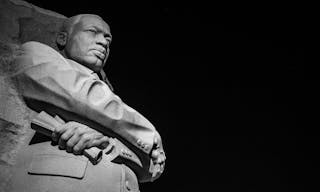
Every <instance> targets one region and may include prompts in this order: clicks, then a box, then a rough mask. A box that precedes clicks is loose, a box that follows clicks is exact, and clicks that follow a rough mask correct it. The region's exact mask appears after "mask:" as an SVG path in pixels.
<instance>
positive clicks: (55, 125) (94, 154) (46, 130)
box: [31, 111, 102, 165]
mask: <svg viewBox="0 0 320 192" xmlns="http://www.w3.org/2000/svg"><path fill="white" fill-rule="evenodd" d="M63 123H64V121H63V120H62V119H61V118H60V117H59V116H56V117H55V118H54V117H52V116H50V115H49V114H48V113H46V112H44V111H41V112H40V113H39V114H38V115H37V116H36V117H35V118H34V119H33V120H32V121H31V128H32V129H34V130H35V131H37V132H39V133H42V134H44V135H46V136H48V137H51V135H52V133H53V131H54V130H55V129H59V127H60V126H61V125H62V124H63ZM83 155H84V156H86V157H87V158H88V159H89V160H90V161H91V162H92V164H94V165H95V164H97V163H99V162H100V161H101V159H102V150H101V149H99V148H97V147H91V148H89V149H84V150H83Z"/></svg>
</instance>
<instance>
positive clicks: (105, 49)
mask: <svg viewBox="0 0 320 192" xmlns="http://www.w3.org/2000/svg"><path fill="white" fill-rule="evenodd" d="M111 40H112V37H111V32H110V28H109V25H108V24H107V23H105V22H104V21H103V20H102V19H101V18H100V17H98V16H95V15H89V16H83V17H81V19H80V21H79V22H77V23H76V24H75V25H74V26H73V30H72V32H71V34H69V36H68V40H67V44H66V47H65V53H66V55H67V57H68V58H70V59H73V60H74V61H76V62H78V63H80V64H82V65H84V66H86V67H88V68H90V69H91V70H93V71H95V72H99V71H100V70H101V69H102V68H103V66H104V65H105V63H106V61H107V58H108V55H109V46H110V43H111Z"/></svg>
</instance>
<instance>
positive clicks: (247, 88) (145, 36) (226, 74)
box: [29, 0, 312, 191]
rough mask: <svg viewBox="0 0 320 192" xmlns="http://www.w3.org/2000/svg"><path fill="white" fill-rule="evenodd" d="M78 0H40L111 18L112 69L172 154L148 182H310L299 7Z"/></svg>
mask: <svg viewBox="0 0 320 192" xmlns="http://www.w3.org/2000/svg"><path fill="white" fill-rule="evenodd" d="M29 2H33V1H29ZM65 2H66V1H65ZM68 2H69V1H68ZM76 2H77V3H76V4H75V5H74V6H73V7H71V6H66V5H63V4H59V3H57V1H52V2H50V3H49V2H47V1H46V2H43V3H34V4H35V5H38V6H40V7H42V8H45V9H50V10H53V11H56V12H58V13H61V14H63V15H66V16H72V15H75V14H79V13H94V14H98V15H100V16H102V17H103V18H104V19H105V20H106V21H107V22H108V23H109V24H110V25H111V31H112V34H113V38H114V39H113V42H112V45H111V53H110V54H111V56H110V58H109V61H108V64H107V67H106V72H107V75H108V76H109V79H110V80H111V82H112V84H113V86H114V87H115V92H116V94H118V95H119V96H120V97H121V98H122V99H123V101H125V102H126V103H127V104H128V105H130V106H132V107H133V108H135V109H137V110H138V111H140V112H141V113H142V114H144V115H145V116H146V117H147V118H148V119H150V121H151V122H153V124H154V125H155V126H156V127H157V129H158V130H159V132H160V134H161V135H162V137H163V141H164V147H165V150H166V154H167V158H168V160H167V164H166V165H167V166H166V170H165V173H164V174H163V175H162V177H161V178H160V179H159V180H157V181H156V182H154V183H147V184H143V185H141V191H193V190H197V191H202V190H204V189H210V191H215V190H217V191H233V190H237V191H304V188H305V185H306V182H307V179H306V177H305V176H306V175H308V173H309V172H308V169H310V168H311V166H312V162H311V161H309V160H306V153H307V152H308V151H307V150H306V149H307V148H308V139H307V137H306V135H307V133H306V130H305V123H304V121H305V120H306V113H305V109H306V101H305V99H306V98H307V97H306V95H305V89H306V87H305V86H306V82H305V77H304V67H305V66H304V63H305V51H306V38H305V36H306V34H307V28H308V27H307V23H306V22H305V17H303V13H302V12H301V9H299V8H295V9H290V8H288V10H290V11H285V10H284V9H280V8H279V9H265V10H262V9H260V8H261V6H260V8H259V9H256V10H255V11H250V12H248V11H246V10H243V9H234V10H233V9H232V10H230V9H227V8H226V9H222V10H221V9H219V7H217V8H216V7H215V8H213V9H212V10H210V11H206V9H204V8H205V6H203V7H200V6H197V7H196V6H195V5H194V4H187V3H185V4H180V5H176V4H173V3H171V4H170V3H158V4H157V3H153V4H152V3H149V4H142V3H141V4H134V3H129V4H125V3H123V4H122V5H119V4H117V5H115V4H114V5H113V4H106V5H105V6H104V5H102V4H100V3H98V2H101V1H95V0H91V1H86V2H85V3H80V2H78V1H76ZM217 10H218V11H219V12H215V11H217ZM235 10H236V11H235ZM210 12H214V14H212V15H211V14H210V15H211V17H209V14H208V13H210Z"/></svg>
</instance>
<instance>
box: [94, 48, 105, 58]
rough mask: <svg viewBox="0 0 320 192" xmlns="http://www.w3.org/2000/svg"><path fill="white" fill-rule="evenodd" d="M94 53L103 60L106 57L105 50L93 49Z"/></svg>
mask: <svg viewBox="0 0 320 192" xmlns="http://www.w3.org/2000/svg"><path fill="white" fill-rule="evenodd" d="M93 51H94V54H95V55H96V56H97V57H98V58H99V59H101V60H104V59H105V58H106V54H105V51H102V50H98V49H93Z"/></svg>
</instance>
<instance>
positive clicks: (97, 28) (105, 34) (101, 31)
mask: <svg viewBox="0 0 320 192" xmlns="http://www.w3.org/2000/svg"><path fill="white" fill-rule="evenodd" d="M90 27H93V28H95V30H97V31H98V32H99V33H103V36H104V37H105V38H110V39H112V35H111V33H107V32H105V31H104V30H103V29H102V28H100V27H98V26H94V25H92V26H88V28H90Z"/></svg>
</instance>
